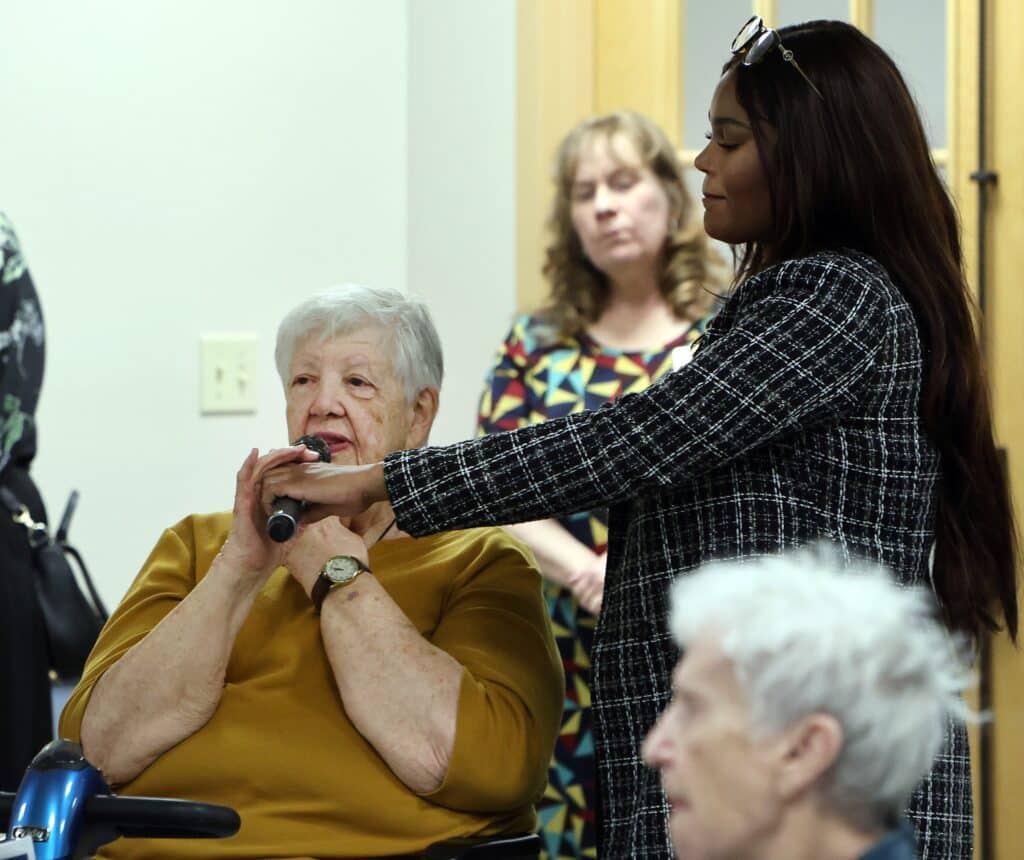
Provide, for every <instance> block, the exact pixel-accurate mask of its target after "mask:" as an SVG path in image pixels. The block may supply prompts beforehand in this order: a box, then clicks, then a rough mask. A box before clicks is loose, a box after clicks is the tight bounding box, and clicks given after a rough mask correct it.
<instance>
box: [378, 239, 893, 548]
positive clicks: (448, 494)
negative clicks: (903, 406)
mask: <svg viewBox="0 0 1024 860" xmlns="http://www.w3.org/2000/svg"><path fill="white" fill-rule="evenodd" d="M893 289H894V288H893V287H892V286H891V284H889V283H888V282H887V281H886V280H885V279H884V277H883V275H882V274H881V273H880V272H878V271H875V270H870V269H867V268H866V267H864V266H861V265H858V264H857V263H855V262H854V261H852V260H850V259H849V258H845V257H835V256H832V257H824V258H822V257H812V258H807V259H803V260H796V261H790V262H787V263H783V264H781V265H779V266H776V267H774V268H772V269H769V270H766V271H765V272H762V273H761V274H760V275H758V276H756V277H754V278H752V279H750V280H749V281H748V282H747V283H746V284H744V285H743V286H742V287H741V288H740V289H739V291H738V292H737V293H736V294H735V295H734V296H733V297H732V298H731V299H730V301H729V304H730V305H733V307H732V308H729V306H728V305H727V307H726V309H725V310H723V316H726V315H728V316H730V317H731V323H726V324H724V325H723V326H722V328H723V330H722V331H720V332H716V331H715V328H716V326H715V325H714V324H713V325H712V328H711V331H710V332H709V337H708V342H707V343H706V344H705V346H704V347H703V348H702V349H700V350H698V352H697V354H696V356H695V357H694V359H693V361H691V362H690V363H689V364H688V365H686V366H685V367H683V368H681V369H679V370H678V371H674V372H672V373H669V374H666V375H665V376H664V377H662V379H661V380H659V381H658V382H657V383H655V384H654V385H652V386H651V387H650V388H648V389H647V390H645V391H643V392H641V393H638V394H631V395H627V396H625V397H622V398H621V399H619V400H618V401H617V402H615V403H612V404H607V405H605V406H604V407H602V408H601V409H598V410H596V411H593V412H584V413H580V414H576V415H571V416H567V417H565V418H559V419H556V420H552V421H549V422H547V423H544V424H537V425H532V426H529V427H524V428H522V429H520V430H516V431H515V432H512V433H498V434H495V435H492V436H486V437H483V438H479V439H476V440H473V441H470V442H462V443H458V444H456V445H450V446H447V447H443V448H420V449H413V450H407V451H400V452H395V453H393V454H390V455H389V456H388V457H387V458H386V460H385V465H384V473H385V481H386V483H387V489H388V495H389V497H390V499H391V504H392V506H393V507H394V509H395V512H396V514H397V517H398V522H399V525H400V526H401V528H402V529H403V530H405V531H407V532H409V533H411V534H415V535H422V534H430V533H433V532H437V531H444V530H447V529H452V528H466V527H468V526H471V525H485V524H488V525H500V524H504V523H513V522H523V521H528V520H534V519H541V518H544V517H552V516H559V515H563V514H566V513H570V512H573V511H578V510H588V509H592V508H597V507H602V506H606V505H610V504H613V503H615V502H618V501H621V500H624V499H628V498H633V497H635V496H637V495H639V494H641V493H642V492H644V491H645V490H658V489H663V488H667V487H673V486H679V485H681V484H682V483H684V482H686V481H689V480H692V479H693V478H696V477H698V476H700V475H701V474H703V473H706V472H708V471H710V470H712V469H715V468H718V467H720V466H722V465H725V464H727V463H729V462H730V461H733V460H735V459H737V458H739V457H742V456H743V455H745V454H747V453H748V452H749V451H751V450H753V449H755V448H757V447H758V446H761V445H764V444H765V443H767V442H769V441H771V440H772V439H774V438H777V437H780V436H782V435H784V434H786V433H789V432H792V431H793V430H794V429H797V428H800V427H802V426H808V425H810V424H813V423H815V422H817V421H821V420H825V419H826V418H833V419H834V418H835V417H837V416H841V415H843V414H844V413H848V412H849V410H850V408H851V407H852V406H853V405H854V404H856V403H857V401H858V399H860V398H862V397H863V396H864V392H865V391H866V388H867V386H868V383H869V379H870V374H871V371H872V368H873V366H874V363H875V361H876V358H877V355H878V352H879V349H880V343H881V341H882V340H883V338H884V330H885V328H886V327H887V324H888V325H891V323H888V321H887V314H888V312H889V308H890V306H891V304H892V300H891V292H890V291H892V290H893ZM730 311H731V313H728V312H730Z"/></svg>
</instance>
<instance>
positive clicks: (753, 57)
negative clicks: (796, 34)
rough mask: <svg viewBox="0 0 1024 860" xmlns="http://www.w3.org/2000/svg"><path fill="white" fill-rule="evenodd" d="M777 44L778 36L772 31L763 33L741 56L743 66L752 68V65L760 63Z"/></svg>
mask: <svg viewBox="0 0 1024 860" xmlns="http://www.w3.org/2000/svg"><path fill="white" fill-rule="evenodd" d="M778 44H779V34H778V33H776V32H775V31H774V30H767V31H765V32H764V33H762V34H761V35H760V36H759V37H758V38H757V41H755V42H754V44H753V45H751V46H750V47H749V48H748V49H747V53H746V54H744V56H743V65H745V66H752V65H754V63H760V62H761V60H763V59H764V58H765V56H766V55H767V54H768V52H769V51H771V50H772V49H773V48H774V47H775V46H776V45H778Z"/></svg>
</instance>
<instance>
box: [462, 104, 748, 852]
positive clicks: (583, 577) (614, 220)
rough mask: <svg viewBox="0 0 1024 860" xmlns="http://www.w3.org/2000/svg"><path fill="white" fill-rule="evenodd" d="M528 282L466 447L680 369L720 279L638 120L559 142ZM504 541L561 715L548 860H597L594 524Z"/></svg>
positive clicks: (560, 526)
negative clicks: (526, 311) (545, 619)
mask: <svg viewBox="0 0 1024 860" xmlns="http://www.w3.org/2000/svg"><path fill="white" fill-rule="evenodd" d="M554 173H555V197H554V202H553V205H552V211H551V217H550V219H549V225H548V226H549V229H550V233H551V244H550V245H549V247H548V249H547V264H546V265H545V267H544V274H545V276H546V277H547V279H548V282H549V284H550V287H551V291H550V296H549V298H548V302H547V304H546V306H545V307H544V308H543V309H542V310H540V311H539V312H537V313H535V314H531V315H524V316H522V317H520V318H519V319H517V320H516V321H515V324H514V325H513V327H512V330H511V331H510V332H509V334H508V337H506V339H505V341H504V342H503V343H502V345H501V348H500V349H499V351H498V357H497V359H496V361H495V364H494V366H493V367H492V368H491V371H490V373H489V374H488V376H487V382H486V384H485V386H484V392H483V395H482V397H481V401H480V412H479V423H478V429H479V432H480V433H499V432H502V431H505V430H515V429H518V428H520V427H525V426H528V425H529V424H534V423H537V422H540V421H547V420H548V419H551V418H558V417H560V416H563V415H571V414H573V413H575V412H580V411H582V410H584V409H597V408H598V407H600V406H602V405H604V404H605V403H608V402H610V401H613V400H616V399H617V398H618V397H620V396H621V395H622V394H626V393H629V392H634V391H642V390H643V389H645V388H646V387H647V386H648V385H650V384H651V383H652V382H654V381H655V380H656V379H658V378H660V377H661V376H663V375H664V374H666V373H668V372H669V371H671V370H672V368H673V366H679V364H680V363H682V362H684V361H686V360H688V359H689V356H690V345H691V344H692V343H693V342H694V341H696V340H697V338H698V337H699V336H700V335H701V334H702V333H703V331H704V327H705V325H706V323H707V320H708V319H709V317H710V313H711V309H712V307H713V303H714V301H715V297H716V294H719V293H721V292H723V291H724V289H725V288H726V283H727V280H728V279H727V277H726V267H725V266H724V264H723V263H721V262H720V261H719V260H718V258H717V256H716V255H714V254H711V253H709V249H708V245H707V237H706V236H705V234H704V231H703V229H702V228H701V227H700V225H699V222H697V221H696V219H695V218H694V212H693V210H694V206H693V201H692V199H691V198H690V195H689V192H688V191H687V190H686V186H685V184H684V180H683V168H682V165H681V164H680V163H679V160H678V158H677V157H676V153H675V150H674V148H673V147H672V144H671V143H670V142H669V140H668V138H667V137H666V135H665V133H664V132H663V131H662V130H661V129H660V128H658V127H657V126H656V125H655V124H654V123H652V122H651V121H650V120H649V119H647V118H646V117H643V116H641V115H639V114H635V113H631V112H626V111H623V112H619V113H613V114H605V115H603V116H596V117H592V118H590V119H588V120H585V121H584V122H582V123H581V124H580V125H578V126H576V128H574V129H573V130H572V131H571V132H570V133H569V134H568V135H567V136H566V138H565V139H564V140H563V142H562V144H561V146H560V147H559V150H558V155H557V157H556V159H555V171H554ZM509 530H510V531H512V532H513V534H515V535H517V536H518V537H519V538H521V539H522V540H523V541H524V542H525V543H526V544H527V545H528V546H529V547H530V548H531V549H532V550H533V551H534V554H535V555H536V556H537V558H538V561H539V562H540V565H541V570H542V571H543V573H544V575H545V598H546V600H547V604H548V610H549V612H550V614H551V621H552V625H553V629H554V631H555V636H556V639H557V641H558V645H559V650H560V651H561V655H562V665H563V668H564V669H565V709H564V712H563V714H562V727H561V731H560V733H559V736H558V740H557V743H556V745H555V751H554V755H553V757H552V760H551V768H550V770H549V773H548V787H547V790H546V792H545V795H544V799H543V800H542V801H541V802H540V804H539V805H538V810H537V811H538V815H539V818H540V831H541V835H542V836H543V837H544V840H545V852H544V853H545V857H547V858H549V860H575V858H581V857H596V856H597V784H596V766H595V761H594V739H593V731H592V724H593V720H592V716H591V710H590V651H591V644H592V642H593V638H594V626H595V624H596V621H597V613H598V611H599V607H600V602H601V597H602V594H603V591H604V576H605V564H606V560H607V555H606V551H607V546H608V511H607V509H606V508H597V509H595V510H590V511H580V512H576V513H572V514H569V515H567V516H565V517H561V518H559V519H557V520H553V519H549V520H542V521H538V522H532V523H524V524H522V525H516V526H510V527H509Z"/></svg>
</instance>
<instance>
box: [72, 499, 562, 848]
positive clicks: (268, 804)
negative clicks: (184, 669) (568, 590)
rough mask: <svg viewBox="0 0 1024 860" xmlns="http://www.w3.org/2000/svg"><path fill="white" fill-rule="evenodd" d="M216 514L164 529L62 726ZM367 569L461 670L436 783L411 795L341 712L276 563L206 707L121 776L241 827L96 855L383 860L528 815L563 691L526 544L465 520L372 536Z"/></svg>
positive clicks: (186, 583)
mask: <svg viewBox="0 0 1024 860" xmlns="http://www.w3.org/2000/svg"><path fill="white" fill-rule="evenodd" d="M230 526H231V515H230V513H223V514H213V515H202V516H198V515H197V516H191V517H188V518H187V519H185V520H183V521H182V522H180V523H178V524H177V525H175V526H173V527H171V528H170V529H168V530H167V531H165V532H164V534H163V536H162V537H161V538H160V541H159V542H158V543H157V545H156V547H155V548H154V550H153V552H152V554H151V555H150V557H149V559H148V560H147V561H146V563H145V565H144V566H143V568H142V571H141V572H140V574H139V576H138V577H137V578H136V580H135V582H134V583H133V584H132V586H131V588H130V589H129V591H128V593H127V595H125V598H124V600H123V601H122V602H121V605H120V606H119V607H118V608H117V611H116V612H115V613H114V614H113V616H111V619H110V621H109V622H108V623H107V625H106V627H105V628H104V629H103V632H102V634H101V635H100V638H99V641H98V642H97V643H96V647H95V648H94V649H93V652H92V654H91V655H90V657H89V661H88V663H87V664H86V667H85V672H84V674H83V676H82V680H81V682H80V683H79V684H78V686H77V687H76V688H75V691H74V693H72V695H71V698H70V699H69V700H68V703H67V706H66V707H65V708H64V712H63V714H62V715H61V719H60V733H61V736H62V737H66V738H71V739H73V740H80V731H81V724H82V715H83V714H84V713H85V709H86V706H87V704H88V701H89V694H90V693H91V691H92V689H93V686H94V685H95V684H96V681H97V680H98V679H99V678H100V676H101V675H102V674H103V673H104V672H105V671H106V670H107V669H108V668H110V666H112V665H113V664H114V663H115V662H117V660H118V659H119V658H120V657H121V656H122V655H123V654H124V653H125V652H126V651H128V649H129V648H131V647H132V646H133V645H134V644H135V643H136V642H138V641H140V640H141V639H142V638H143V637H144V636H145V635H146V634H147V633H148V632H149V631H150V630H151V629H152V628H153V627H154V626H156V624H157V623H158V622H159V621H160V619H162V618H163V617H164V616H165V615H167V614H168V613H169V612H170V611H171V609H173V608H174V606H175V605H176V604H177V603H178V602H179V601H180V600H182V599H183V598H184V597H185V596H186V595H187V594H188V593H189V591H190V590H191V589H192V588H193V587H194V586H195V585H196V583H197V582H198V581H199V579H200V578H202V576H204V575H205V573H206V571H207V570H208V569H209V567H210V564H211V563H212V562H213V559H214V557H215V556H216V554H217V552H218V551H219V550H220V548H221V545H222V544H223V543H224V541H225V540H226V538H227V535H228V531H229V529H230ZM370 567H371V568H372V569H373V571H374V575H375V576H376V577H377V578H378V580H379V581H380V582H381V584H382V585H383V586H384V588H385V589H387V591H388V593H389V594H390V595H391V597H392V598H393V599H394V600H395V602H396V603H397V604H398V605H399V606H400V607H401V608H402V610H403V611H404V612H405V614H406V615H407V616H408V617H409V619H410V620H411V621H412V623H413V624H415V625H416V628H417V629H418V630H419V631H420V633H421V634H422V635H423V636H424V637H425V638H426V639H427V640H428V641H430V642H431V643H433V644H434V645H436V646H437V647H439V648H442V649H443V650H445V651H446V652H448V653H449V654H450V655H452V656H453V657H454V658H455V659H456V660H458V661H459V662H460V663H461V664H462V665H463V666H464V667H465V674H464V676H463V681H462V687H461V692H460V695H459V705H458V716H457V722H456V735H455V748H454V751H453V753H452V758H451V763H450V765H449V768H448V774H447V776H446V778H445V781H444V783H443V785H442V786H441V787H440V788H439V789H438V790H437V791H435V792H434V793H432V794H431V795H429V796H426V797H420V796H417V795H415V794H413V793H412V792H411V791H410V790H409V789H408V788H407V787H406V786H405V785H404V784H402V783H401V782H400V781H399V780H398V779H397V777H395V776H394V774H393V773H392V772H391V770H390V769H389V768H388V766H387V765H386V764H385V763H384V761H383V759H381V758H380V756H378V755H377V753H376V751H375V750H374V749H373V747H371V746H370V745H369V744H368V743H367V742H366V741H365V740H364V739H363V737H362V736H361V735H360V734H359V733H358V732H357V731H356V729H355V728H354V727H353V725H352V723H351V722H349V719H348V717H347V716H346V714H345V711H344V708H343V707H342V703H341V699H340V697H339V695H338V692H337V688H336V686H335V681H334V676H333V674H332V671H331V667H330V664H329V663H328V660H327V655H326V653H325V651H324V648H323V644H322V641H321V638H320V626H319V621H318V619H317V618H316V617H315V616H314V615H313V609H312V606H311V604H310V601H309V598H308V597H307V596H306V594H305V592H304V591H303V590H302V587H301V586H300V585H299V584H298V583H297V582H296V581H295V580H294V579H293V578H292V577H291V576H290V575H289V574H288V572H287V571H286V570H285V569H284V568H278V570H276V571H275V572H274V573H273V575H272V576H271V577H270V579H269V580H268V581H267V583H266V585H265V586H264V587H263V589H262V591H261V592H260V594H259V596H258V597H257V600H256V603H255V605H254V607H253V609H252V612H251V614H250V615H249V618H248V619H247V620H246V622H245V624H244V626H243V627H242V629H241V630H240V632H239V634H238V638H237V639H236V640H235V646H234V649H233V650H232V653H231V658H230V660H229V662H228V666H227V677H226V680H225V686H224V694H223V696H222V698H221V701H220V704H219V705H218V707H217V710H216V712H215V713H214V715H213V717H211V719H210V721H209V722H208V723H207V724H206V725H205V726H204V727H203V728H202V729H200V730H199V731H198V732H196V733H195V734H194V735H192V736H191V737H189V738H186V739H185V740H183V741H182V742H181V743H179V744H178V745H177V746H176V747H173V748H172V749H170V750H168V751H167V752H165V753H164V754H163V755H162V756H160V758H159V759H157V760H156V761H155V762H154V763H153V764H151V765H150V766H149V767H148V768H147V769H146V770H144V771H143V772H142V773H141V774H139V776H138V777H136V778H135V779H134V780H133V781H132V782H130V783H128V784H127V785H125V786H123V787H122V788H121V789H120V793H122V794H131V795H142V796H160V797H179V798H188V799H191V800H198V801H206V802H210V803H222V804H226V805H228V806H232V807H234V808H235V809H236V810H238V812H239V814H240V816H241V818H242V827H241V830H240V831H239V833H238V834H237V835H236V836H234V837H231V838H230V839H222V840H170V841H169V840H142V839H131V840H128V839H121V840H118V841H117V842H114V843H113V844H111V845H109V846H107V847H106V848H105V849H103V853H102V854H101V855H99V856H101V857H106V858H127V857H131V858H158V857H159V858H166V857H182V858H188V857H245V858H269V857H287V858H307V857H317V858H328V857H382V856H384V857H386V856H393V855H402V854H409V853H413V852H416V851H420V850H422V849H423V848H425V847H426V846H427V845H429V844H431V843H433V842H437V841H441V840H445V839H451V838H457V837H462V836H471V835H492V834H503V833H523V832H527V831H529V830H532V829H533V828H534V826H535V824H536V820H535V815H534V811H533V806H532V804H533V803H534V801H536V800H537V799H538V798H539V797H540V796H541V794H542V792H543V790H544V785H545V782H546V777H547V764H548V758H549V756H550V755H551V749H552V747H553V745H554V739H555V735H556V733H557V731H558V725H559V718H560V715H561V711H562V698H563V695H564V687H563V680H562V668H561V662H560V661H559V658H558V654H557V651H556V650H555V644H554V640H553V639H552V635H551V630H550V626H549V621H548V617H547V612H546V610H545V607H544V604H543V600H542V597H541V587H540V575H539V573H538V572H537V569H536V567H535V565H534V563H533V560H532V557H531V556H530V555H529V552H528V551H527V550H526V549H525V548H524V547H523V546H522V544H520V543H518V542H517V541H516V540H515V539H514V538H512V537H510V536H509V535H507V534H506V533H505V532H504V531H502V530H501V529H473V530H470V531H461V532H449V533H447V534H440V535H434V536H432V537H426V538H418V539H413V538H402V539H398V540H391V541H384V542H383V543H379V544H377V545H376V546H374V547H372V548H371V549H370ZM154 683H159V678H155V679H154Z"/></svg>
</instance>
